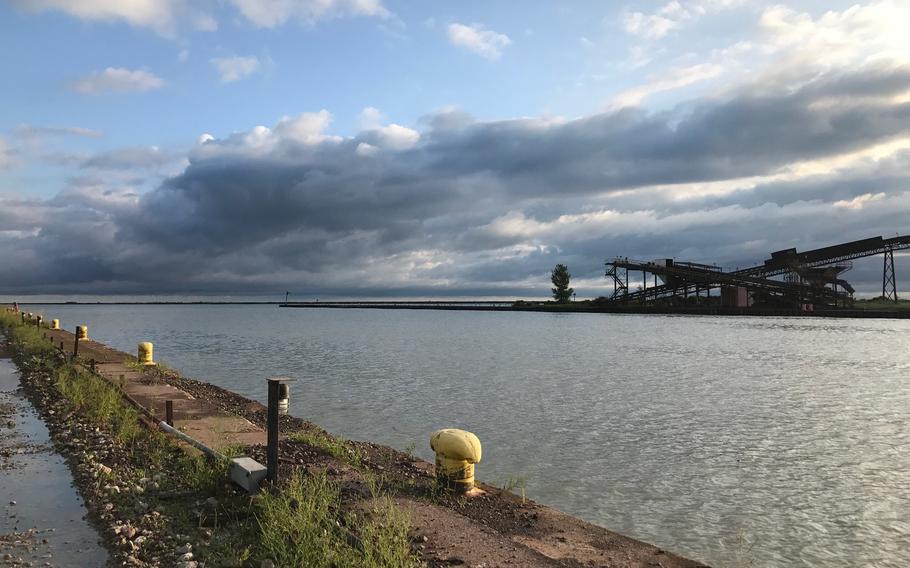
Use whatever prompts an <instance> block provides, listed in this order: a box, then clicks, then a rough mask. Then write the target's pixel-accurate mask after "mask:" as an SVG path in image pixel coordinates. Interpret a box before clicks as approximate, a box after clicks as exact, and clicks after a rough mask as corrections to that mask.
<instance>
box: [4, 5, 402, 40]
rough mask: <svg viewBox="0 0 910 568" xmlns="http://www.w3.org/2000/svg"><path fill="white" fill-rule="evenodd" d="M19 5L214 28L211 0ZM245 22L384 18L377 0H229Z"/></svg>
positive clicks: (168, 31) (161, 26)
mask: <svg viewBox="0 0 910 568" xmlns="http://www.w3.org/2000/svg"><path fill="white" fill-rule="evenodd" d="M12 2H13V4H14V5H15V6H17V7H18V8H20V9H22V10H25V11H31V12H43V11H48V10H54V11H60V12H64V13H66V14H69V15H70V16H73V17H75V18H79V19H81V20H87V21H98V22H125V23H127V24H129V25H132V26H136V27H142V28H149V29H152V30H154V31H156V32H158V33H159V34H161V35H163V36H173V35H174V33H175V31H176V29H177V28H178V25H179V24H183V25H188V26H190V27H192V28H194V29H196V30H200V31H214V30H217V29H218V22H217V21H216V20H215V17H214V15H213V14H212V12H211V9H212V7H213V6H214V5H216V3H215V2H197V1H195V0H12ZM230 3H231V4H232V5H233V6H234V7H235V8H236V9H237V10H238V11H239V12H240V14H241V16H243V17H244V18H245V19H246V20H247V21H249V22H250V23H252V24H253V25H255V26H258V27H261V28H272V27H275V26H278V25H281V24H284V23H286V22H288V21H290V20H297V21H300V22H302V23H305V24H313V23H315V22H317V21H319V20H324V19H327V18H336V17H342V16H347V15H352V16H373V17H381V18H384V17H388V16H389V15H391V13H390V12H389V11H388V10H387V9H386V8H385V6H383V5H382V1H381V0H230Z"/></svg>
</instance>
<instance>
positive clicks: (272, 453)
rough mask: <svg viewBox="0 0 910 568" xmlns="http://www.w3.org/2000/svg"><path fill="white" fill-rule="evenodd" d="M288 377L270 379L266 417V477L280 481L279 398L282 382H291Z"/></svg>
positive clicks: (270, 480)
mask: <svg viewBox="0 0 910 568" xmlns="http://www.w3.org/2000/svg"><path fill="white" fill-rule="evenodd" d="M291 381H292V379H289V378H288V377H271V378H270V379H268V385H269V391H268V415H267V418H266V465H265V466H266V472H267V473H266V479H268V480H269V482H271V483H278V436H279V432H278V417H279V416H280V414H279V411H278V400H279V398H280V390H281V388H280V387H281V384H282V383H288V382H291Z"/></svg>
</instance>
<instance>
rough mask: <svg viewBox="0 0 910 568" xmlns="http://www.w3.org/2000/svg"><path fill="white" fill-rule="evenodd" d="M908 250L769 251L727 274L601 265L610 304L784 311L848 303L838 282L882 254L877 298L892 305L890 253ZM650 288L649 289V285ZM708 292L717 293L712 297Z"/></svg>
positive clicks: (694, 267)
mask: <svg viewBox="0 0 910 568" xmlns="http://www.w3.org/2000/svg"><path fill="white" fill-rule="evenodd" d="M904 249H910V235H906V236H900V237H893V238H888V239H886V238H883V237H873V238H869V239H862V240H859V241H852V242H848V243H842V244H838V245H834V246H830V247H824V248H819V249H815V250H810V251H805V252H799V251H797V250H796V249H795V248H789V249H784V250H779V251H776V252H772V253H771V256H770V258H768V259H767V260H765V261H764V262H763V263H762V264H759V265H757V266H751V267H749V268H743V269H736V270H732V271H726V270H723V269H722V268H720V267H718V266H716V265H711V264H701V263H696V262H683V261H679V260H676V259H672V258H664V259H658V260H650V261H643V260H633V259H630V258H627V257H617V258H614V259H613V260H612V261H608V262H607V263H606V278H607V279H609V280H610V281H611V282H612V284H613V295H612V297H611V300H612V302H615V303H622V304H650V303H660V304H666V305H689V304H696V305H698V304H702V303H709V302H718V301H719V302H720V303H721V305H724V306H731V307H749V306H753V305H756V306H758V305H764V306H786V307H793V308H797V309H802V310H812V309H814V308H815V307H841V306H849V305H851V304H852V303H853V292H854V289H853V287H852V286H851V285H850V283H849V282H847V281H846V280H844V279H843V278H842V276H843V274H844V273H845V272H847V271H849V270H850V269H851V268H852V267H853V261H854V260H856V259H859V258H866V257H870V256H876V255H879V254H880V255H882V256H883V257H884V268H883V272H882V297H883V298H885V299H887V300H892V301H894V302H897V299H898V297H897V278H896V275H895V271H894V251H897V250H904ZM638 272H640V273H641V274H642V280H641V282H642V284H641V285H640V286H639V287H638V289H636V290H630V288H629V274H630V273H638ZM649 280H651V281H652V282H653V284H652V285H651V286H650V287H649V285H648V281H649ZM712 291H713V292H717V293H716V294H715V295H714V296H712Z"/></svg>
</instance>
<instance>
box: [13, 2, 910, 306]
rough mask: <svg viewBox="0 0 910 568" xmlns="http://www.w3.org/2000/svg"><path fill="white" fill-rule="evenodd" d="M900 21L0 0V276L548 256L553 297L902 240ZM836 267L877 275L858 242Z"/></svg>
mask: <svg viewBox="0 0 910 568" xmlns="http://www.w3.org/2000/svg"><path fill="white" fill-rule="evenodd" d="M908 28H910V3H908V2H901V1H897V0H894V1H873V2H865V3H855V2H839V1H825V2H821V1H817V2H815V1H806V2H788V3H775V2H764V1H761V0H692V1H683V0H671V1H669V2H667V1H659V2H645V1H630V2H618V1H617V2H603V1H583V0H579V1H572V2H570V1H555V0H553V1H549V2H545V1H542V0H523V1H502V2H473V1H465V2H404V1H400V2H399V1H394V0H210V1H209V0H5V1H4V0H0V50H2V52H3V53H4V57H3V58H0V76H2V77H3V79H4V80H3V84H4V88H3V89H2V95H0V101H2V104H0V266H2V267H3V270H2V271H0V293H2V294H6V295H10V294H12V295H19V294H63V295H66V294H77V293H78V294H86V293H97V294H163V295H167V294H178V295H179V294H184V295H185V294H201V295H206V294H212V295H225V294H240V295H244V294H250V295H269V294H283V293H284V291H290V292H291V293H292V294H293V295H294V296H296V297H299V298H310V297H314V296H322V297H326V296H338V297H384V296H403V297H437V296H438V297H474V296H482V297H491V298H493V297H496V298H499V297H545V296H547V295H548V293H549V287H550V284H549V272H550V270H551V269H552V268H553V266H554V265H555V264H556V263H563V264H566V265H568V267H569V270H570V272H571V273H572V275H573V286H574V287H575V289H576V291H577V293H578V296H579V298H582V297H595V296H599V295H606V294H608V293H609V292H611V291H612V288H610V287H609V286H608V283H607V281H606V280H605V279H604V276H603V273H604V261H605V260H607V259H610V258H612V257H614V256H626V257H630V258H640V259H654V258H668V257H675V258H678V259H680V260H689V261H696V262H708V263H716V264H718V265H720V266H724V267H728V268H735V267H742V266H749V265H753V264H758V263H761V262H762V261H763V260H764V259H765V258H767V257H768V256H769V253H770V252H771V251H775V250H780V249H784V248H790V247H796V248H798V249H800V250H808V249H811V248H816V247H821V246H826V245H830V244H835V243H839V242H844V241H849V240H854V239H861V238H866V237H873V236H879V235H883V236H886V237H888V236H894V235H897V234H901V235H905V234H910V183H908V181H910V169H908V168H910V34H908V33H906V30H907V29H908ZM896 264H897V270H898V274H897V277H898V285H899V286H898V287H899V289H901V290H902V291H903V290H908V289H910V288H908V285H907V284H906V282H907V281H908V280H907V277H906V276H905V275H910V257H908V256H906V255H897V256H896ZM845 277H846V279H847V280H849V281H850V282H851V283H853V284H854V285H855V286H856V288H857V290H858V294H859V295H860V296H864V295H865V296H870V295H877V294H880V293H881V259H880V258H872V259H868V260H865V261H857V262H856V263H855V266H854V268H853V270H852V271H850V272H848V273H847V274H845ZM905 294H906V292H905Z"/></svg>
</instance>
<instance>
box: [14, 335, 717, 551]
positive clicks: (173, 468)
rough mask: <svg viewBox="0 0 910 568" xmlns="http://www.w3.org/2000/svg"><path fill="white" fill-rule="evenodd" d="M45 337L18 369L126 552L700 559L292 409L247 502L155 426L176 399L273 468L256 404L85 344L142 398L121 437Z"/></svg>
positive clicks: (180, 416)
mask: <svg viewBox="0 0 910 568" xmlns="http://www.w3.org/2000/svg"><path fill="white" fill-rule="evenodd" d="M40 333H41V335H42V337H41V338H40V341H44V342H45V343H46V346H45V348H44V355H43V356H42V357H43V358H45V359H47V358H55V360H56V361H58V363H55V364H54V365H48V364H47V363H45V362H43V361H42V358H41V357H35V356H34V355H30V354H28V353H26V352H25V351H24V350H23V347H22V346H21V345H20V346H19V348H18V349H19V352H20V353H19V356H18V357H17V363H18V364H19V365H20V366H21V367H22V368H23V377H24V381H25V383H26V384H27V385H28V386H27V389H28V391H29V393H30V397H31V398H32V400H33V402H34V403H35V406H36V407H37V408H39V411H40V412H41V414H42V417H44V418H45V419H46V420H47V421H48V423H49V426H50V428H51V432H52V438H53V440H54V442H55V444H56V445H57V447H58V449H60V450H61V451H62V452H64V454H65V455H68V456H69V457H70V463H71V466H72V467H73V469H74V471H75V472H76V473H77V476H78V485H79V487H80V489H81V490H82V491H83V495H84V496H85V499H86V502H87V503H88V504H89V508H90V510H91V513H92V516H93V518H95V519H96V520H97V521H98V523H99V525H100V526H101V527H102V530H103V532H104V534H105V536H106V537H108V539H109V540H110V542H111V543H112V547H111V548H112V552H113V553H114V555H115V557H116V559H117V560H116V561H117V562H123V563H126V564H130V565H145V566H169V565H177V566H182V567H185V568H192V567H193V566H203V565H205V566H215V565H219V566H225V565H234V566H275V565H277V566H293V565H307V566H310V565H312V566H367V567H369V566H377V567H378V566H421V565H423V566H430V567H436V566H440V567H441V566H458V565H463V566H476V567H480V566H483V567H486V568H492V567H494V566H528V567H538V566H539V567H558V566H562V567H582V566H585V567H594V566H616V567H651V566H654V567H658V566H660V567H668V568H669V567H696V566H703V564H700V563H698V562H695V561H691V560H687V559H685V558H682V557H680V556H677V555H675V554H672V553H669V552H667V551H664V550H662V549H660V548H657V547H655V546H652V545H649V544H646V543H642V542H640V541H637V540H634V539H631V538H628V537H624V536H622V535H618V534H616V533H613V532H611V531H609V530H607V529H604V528H602V527H598V526H595V525H592V524H590V523H586V522H584V521H581V520H579V519H576V518H574V517H571V516H569V515H566V514H564V513H561V512H559V511H556V510H554V509H551V508H548V507H545V506H542V505H540V504H538V503H535V502H534V501H531V500H529V499H525V498H523V497H521V496H518V495H515V494H513V493H511V492H509V491H506V490H504V489H500V488H497V487H493V486H489V485H485V484H482V483H481V484H479V487H480V489H481V490H482V491H480V492H479V493H480V494H479V495H478V496H474V497H465V496H461V495H455V494H452V493H450V492H448V491H446V490H445V489H443V488H441V487H440V486H439V485H438V484H437V483H436V480H435V477H434V470H433V465H432V464H429V463H427V462H425V461H423V460H420V459H418V458H416V457H414V456H412V455H410V454H409V453H404V452H400V451H397V450H395V449H393V448H389V447H386V446H381V445H377V444H371V443H367V442H353V441H348V440H344V439H341V438H337V437H333V436H332V435H330V434H329V433H327V432H326V431H324V430H323V429H321V428H319V427H318V426H316V425H314V424H312V423H309V422H307V421H305V420H302V419H299V418H295V417H292V416H282V418H281V428H282V434H283V438H282V441H281V443H280V448H279V451H280V456H281V458H280V473H281V476H280V478H281V479H282V480H286V481H285V482H284V483H283V484H281V485H280V486H278V487H267V488H266V490H265V491H263V492H262V493H261V494H260V495H258V496H252V497H251V496H247V495H246V494H244V493H243V492H242V491H239V490H237V489H236V488H235V487H231V486H228V485H226V470H225V469H224V468H223V467H219V466H217V465H212V464H210V463H208V460H206V459H205V458H204V457H202V456H201V455H199V454H198V452H195V450H192V449H189V448H188V447H186V446H185V444H178V443H177V442H175V441H174V438H165V436H164V435H162V434H161V433H160V432H156V431H155V430H154V424H155V420H160V419H163V418H164V412H165V403H166V401H167V400H171V401H173V405H174V423H175V426H176V427H177V428H178V429H179V430H181V431H183V432H186V433H189V434H190V435H191V436H193V437H194V438H196V439H197V440H201V441H203V442H204V443H205V444H206V445H209V446H211V447H214V448H218V449H220V450H222V451H225V452H231V453H234V454H237V453H242V454H244V455H248V456H250V457H252V458H254V459H256V460H258V461H260V462H262V463H265V461H266V456H265V446H264V442H265V434H264V427H265V421H266V408H265V407H264V406H263V405H262V404H260V403H258V402H256V401H253V400H249V399H247V398H244V397H242V396H240V395H237V394H236V393H233V392H230V391H227V390H224V389H221V388H219V387H216V386H214V385H211V384H208V383H205V382H202V381H196V380H192V379H188V378H185V377H182V376H180V375H179V374H178V373H176V372H174V371H171V370H168V369H165V368H162V367H153V366H150V367H141V366H139V365H138V364H137V362H136V358H135V357H133V356H132V355H129V354H126V353H122V352H119V351H116V350H113V349H110V348H108V347H107V346H104V345H102V344H100V343H96V342H93V341H80V342H79V343H80V345H79V347H78V355H79V358H78V361H77V363H78V365H80V366H84V367H85V368H86V369H93V370H94V371H93V373H89V374H90V375H91V377H92V378H93V380H97V381H99V382H102V383H104V384H105V385H108V388H111V389H114V392H117V393H118V395H124V396H126V397H128V398H129V399H131V400H132V401H134V402H135V403H136V404H138V405H140V406H141V407H142V409H141V412H138V413H136V414H137V416H138V418H139V423H140V425H141V426H142V428H141V431H140V432H138V433H134V432H129V431H128V432H125V430H129V426H128V422H129V421H128V420H126V419H124V418H122V417H118V416H117V415H116V413H114V414H112V415H111V416H108V417H105V419H104V420H103V421H99V420H97V419H96V418H97V416H96V415H98V414H99V412H98V411H97V409H96V410H94V411H88V415H89V416H86V408H90V407H91V405H90V404H87V403H86V406H85V407H84V408H82V409H80V408H79V407H78V406H79V405H78V404H74V398H78V396H79V395H78V394H77V392H78V389H74V388H73V387H72V386H71V385H69V384H68V383H67V382H66V381H61V379H60V375H61V372H62V371H61V365H67V366H69V365H71V364H70V363H65V364H64V363H60V361H63V360H67V359H69V356H70V354H71V353H72V352H73V348H74V336H73V334H71V333H69V332H66V331H62V330H48V329H42V330H41V332H40ZM44 337H47V339H44ZM51 342H52V344H53V346H54V347H53V348H51V347H50V345H51ZM79 380H82V379H79ZM80 384H81V383H80ZM61 385H62V386H61ZM75 402H78V401H75ZM148 416H154V417H155V420H149V419H148V418H147V417H148ZM441 426H444V425H441ZM428 434H429V433H428ZM180 446H184V447H182V449H176V448H179V447H180ZM480 475H481V477H482V470H481V471H480ZM323 505H324V506H323Z"/></svg>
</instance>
